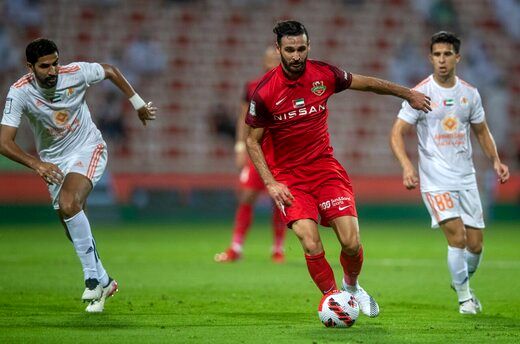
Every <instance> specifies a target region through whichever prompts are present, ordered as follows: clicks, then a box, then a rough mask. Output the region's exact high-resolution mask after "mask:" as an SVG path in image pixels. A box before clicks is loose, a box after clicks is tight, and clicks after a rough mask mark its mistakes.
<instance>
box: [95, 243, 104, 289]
mask: <svg viewBox="0 0 520 344" xmlns="http://www.w3.org/2000/svg"><path fill="white" fill-rule="evenodd" d="M92 243H93V244H94V250H95V251H96V270H97V274H98V279H99V283H100V284H101V286H102V287H106V286H107V284H108V274H107V272H106V270H105V268H104V267H103V264H102V263H101V258H99V253H98V250H97V247H96V240H95V239H92Z"/></svg>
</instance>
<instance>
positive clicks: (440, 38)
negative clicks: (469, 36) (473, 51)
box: [430, 31, 460, 54]
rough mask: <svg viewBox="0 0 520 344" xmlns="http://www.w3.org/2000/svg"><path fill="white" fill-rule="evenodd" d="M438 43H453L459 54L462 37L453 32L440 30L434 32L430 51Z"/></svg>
mask: <svg viewBox="0 0 520 344" xmlns="http://www.w3.org/2000/svg"><path fill="white" fill-rule="evenodd" d="M437 43H447V44H451V45H453V49H454V50H455V54H458V53H459V51H460V39H459V38H458V37H457V36H456V35H455V34H454V33H452V32H449V31H439V32H437V33H436V34H434V35H433V36H432V39H431V42H430V52H432V51H433V45H434V44H437Z"/></svg>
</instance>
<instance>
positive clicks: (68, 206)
mask: <svg viewBox="0 0 520 344" xmlns="http://www.w3.org/2000/svg"><path fill="white" fill-rule="evenodd" d="M58 204H59V206H60V212H61V214H62V216H63V217H64V218H66V219H67V218H69V217H72V216H74V215H76V214H77V213H79V212H80V211H81V209H82V205H81V203H80V202H79V200H77V199H76V198H75V197H73V196H69V195H65V194H64V195H61V194H60V199H59V202H58Z"/></svg>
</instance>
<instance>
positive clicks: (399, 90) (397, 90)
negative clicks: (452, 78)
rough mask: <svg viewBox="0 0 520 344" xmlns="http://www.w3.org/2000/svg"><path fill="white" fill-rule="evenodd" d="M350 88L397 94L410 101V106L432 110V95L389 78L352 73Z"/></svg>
mask: <svg viewBox="0 0 520 344" xmlns="http://www.w3.org/2000/svg"><path fill="white" fill-rule="evenodd" d="M350 89H352V90H357V91H365V92H373V93H377V94H384V95H392V96H396V97H399V98H401V99H404V100H406V101H408V103H409V104H410V106H411V107H412V108H414V109H416V110H421V111H424V112H429V111H431V107H430V101H431V99H430V97H428V96H426V95H424V94H422V93H421V92H417V91H415V90H412V89H410V88H408V87H404V86H401V85H398V84H396V83H393V82H391V81H388V80H383V79H379V78H374V77H370V76H363V75H358V74H352V83H351V84H350Z"/></svg>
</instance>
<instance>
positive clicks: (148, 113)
mask: <svg viewBox="0 0 520 344" xmlns="http://www.w3.org/2000/svg"><path fill="white" fill-rule="evenodd" d="M156 112H157V108H156V107H155V106H153V105H152V102H148V103H147V104H146V105H145V106H143V107H142V108H140V109H139V110H137V116H139V119H140V120H141V122H143V125H146V121H153V120H154V119H155V113H156Z"/></svg>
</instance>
